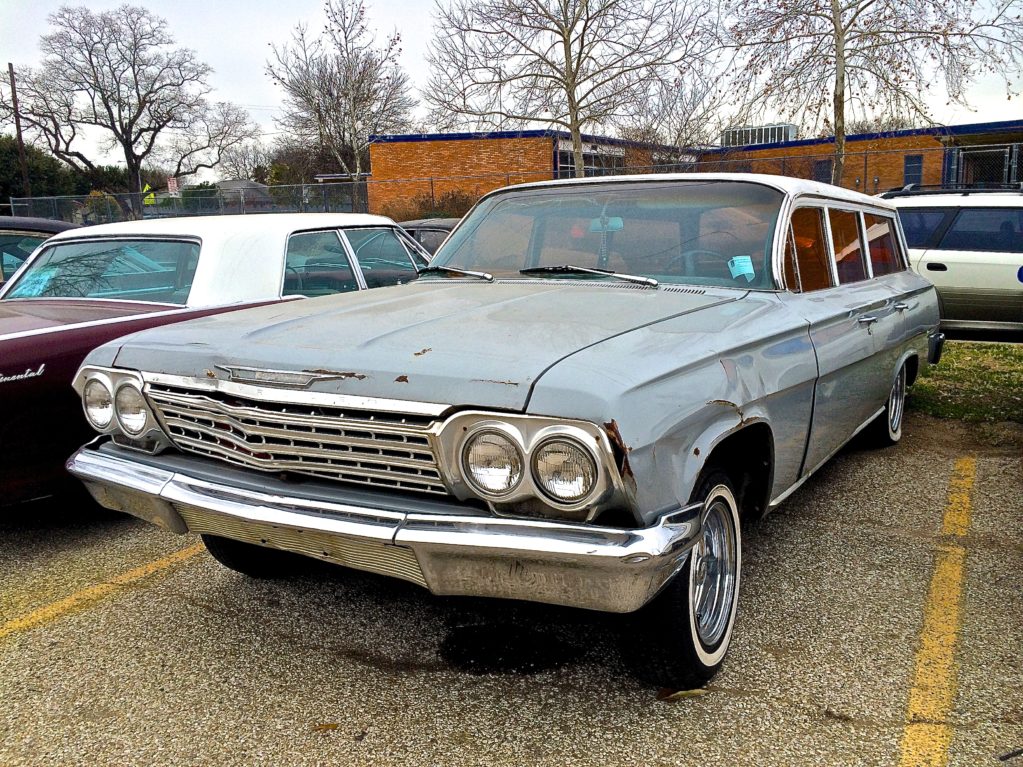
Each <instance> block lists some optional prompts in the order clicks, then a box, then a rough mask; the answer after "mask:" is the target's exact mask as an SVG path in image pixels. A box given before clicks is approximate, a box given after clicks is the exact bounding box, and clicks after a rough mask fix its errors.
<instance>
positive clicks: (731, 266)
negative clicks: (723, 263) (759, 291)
mask: <svg viewBox="0 0 1023 767" xmlns="http://www.w3.org/2000/svg"><path fill="white" fill-rule="evenodd" d="M728 271H730V272H731V273H732V279H733V280H737V279H739V278H740V277H745V278H746V282H753V278H754V277H755V276H756V274H754V272H753V259H752V258H750V257H749V256H736V257H735V258H733V259H731V260H729V262H728Z"/></svg>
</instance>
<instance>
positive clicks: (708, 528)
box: [692, 498, 736, 647]
mask: <svg viewBox="0 0 1023 767" xmlns="http://www.w3.org/2000/svg"><path fill="white" fill-rule="evenodd" d="M693 557H694V560H693V565H692V567H693V606H694V609H695V611H696V633H697V634H699V636H700V641H701V642H703V644H704V645H706V646H708V647H712V646H714V645H716V644H717V643H718V642H719V641H721V638H722V637H723V636H724V634H725V631H726V630H727V629H728V621H729V618H730V616H731V613H732V602H733V601H734V598H735V570H736V550H735V528H734V526H733V524H732V511H731V509H730V508H729V507H728V504H727V503H726V502H725V501H724V500H723V499H721V498H718V499H716V500H714V501H713V503H712V504H711V506H710V509H708V510H707V515H706V517H705V518H704V520H703V534H702V536H701V538H700V542H699V543H698V544H697V545H696V546H695V548H694V549H693Z"/></svg>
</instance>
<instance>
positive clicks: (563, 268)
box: [519, 264, 660, 288]
mask: <svg viewBox="0 0 1023 767" xmlns="http://www.w3.org/2000/svg"><path fill="white" fill-rule="evenodd" d="M519 274H599V275H600V276H602V277H614V278H615V279H616V280H624V281H625V282H635V283H637V284H639V285H649V286H650V287H653V288H656V287H657V286H658V285H659V284H660V283H659V282H657V280H655V279H654V278H653V277H641V276H639V275H637V274H619V273H618V272H612V271H611V270H610V269H587V268H586V267H585V266H576V265H575V264H561V265H559V266H531V267H529V268H528V269H519Z"/></svg>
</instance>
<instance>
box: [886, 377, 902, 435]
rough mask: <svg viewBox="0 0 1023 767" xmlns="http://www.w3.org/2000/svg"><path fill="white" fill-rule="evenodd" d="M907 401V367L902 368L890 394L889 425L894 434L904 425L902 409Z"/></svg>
mask: <svg viewBox="0 0 1023 767" xmlns="http://www.w3.org/2000/svg"><path fill="white" fill-rule="evenodd" d="M905 401H906V368H905V367H903V368H900V369H899V374H898V375H897V376H896V377H895V384H894V385H893V386H892V393H891V394H889V395H888V427H889V428H890V429H891V431H892V433H893V434H894V433H895V432H897V431H898V430H899V427H900V426H902V410H903V407H904V405H905Z"/></svg>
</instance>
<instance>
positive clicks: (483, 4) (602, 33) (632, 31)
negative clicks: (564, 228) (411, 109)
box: [423, 0, 712, 176]
mask: <svg viewBox="0 0 1023 767" xmlns="http://www.w3.org/2000/svg"><path fill="white" fill-rule="evenodd" d="M711 20H712V15H711V14H709V13H708V9H707V8H706V7H705V6H704V5H703V4H701V3H699V2H698V0H663V1H662V2H659V1H658V0H450V2H449V4H447V5H441V4H438V6H437V10H436V18H435V22H434V27H435V30H436V37H435V39H434V41H433V43H432V45H431V48H430V53H429V55H428V60H429V62H430V67H431V76H430V80H429V84H428V86H427V89H426V90H425V91H424V94H423V97H424V99H425V100H426V101H427V102H428V103H429V104H430V105H432V106H433V107H434V108H435V110H446V111H448V112H452V113H455V114H458V115H461V116H463V117H464V118H469V119H475V120H479V121H481V124H482V125H493V126H494V127H495V128H504V127H508V122H507V121H510V123H511V124H512V125H514V126H518V125H520V124H522V123H524V122H537V121H539V122H542V123H545V124H547V125H554V126H558V127H560V128H563V129H565V130H567V131H568V132H569V133H570V134H571V136H572V149H573V156H574V160H575V172H576V175H577V176H581V175H582V174H583V145H582V138H581V134H582V132H583V130H584V129H586V128H588V127H594V126H599V125H611V124H612V123H614V122H615V121H616V120H620V119H622V118H623V117H624V116H625V115H626V114H627V112H628V111H629V110H630V109H631V108H634V107H635V105H636V104H637V103H638V102H641V101H642V99H643V96H644V94H645V93H647V92H648V91H649V89H650V88H651V85H652V83H654V82H656V81H657V80H659V79H663V78H664V76H665V75H664V72H665V70H666V69H667V68H670V67H671V66H673V65H676V64H677V63H678V62H680V61H683V60H684V59H686V58H688V57H693V56H696V55H699V54H700V53H702V51H703V47H704V46H705V45H706V42H707V40H708V35H707V31H708V29H709V22H710V21H711Z"/></svg>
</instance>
